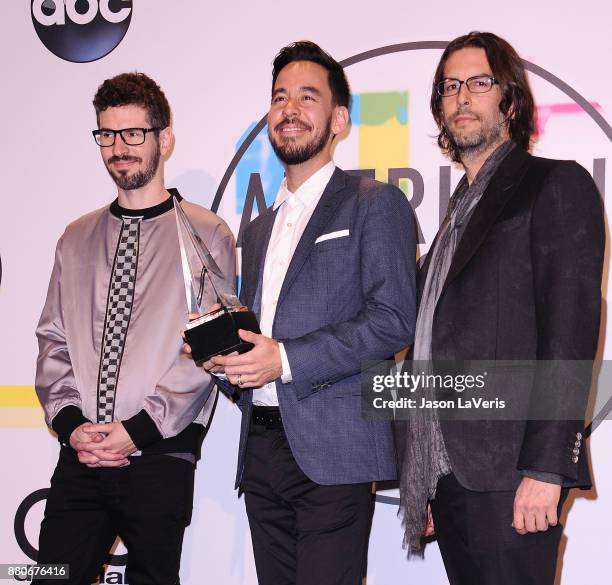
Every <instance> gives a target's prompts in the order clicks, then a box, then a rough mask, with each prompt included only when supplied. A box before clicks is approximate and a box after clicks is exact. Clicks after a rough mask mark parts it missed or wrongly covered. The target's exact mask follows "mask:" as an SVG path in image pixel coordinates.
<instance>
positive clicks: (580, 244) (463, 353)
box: [396, 32, 604, 585]
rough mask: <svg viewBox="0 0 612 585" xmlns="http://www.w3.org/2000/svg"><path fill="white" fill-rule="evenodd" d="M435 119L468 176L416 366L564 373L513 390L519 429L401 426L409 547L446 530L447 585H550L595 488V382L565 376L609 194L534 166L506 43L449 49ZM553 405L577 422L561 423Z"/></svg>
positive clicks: (545, 165) (450, 225)
mask: <svg viewBox="0 0 612 585" xmlns="http://www.w3.org/2000/svg"><path fill="white" fill-rule="evenodd" d="M431 110H432V113H433V116H434V119H435V120H436V123H437V125H438V128H439V130H440V133H439V136H438V144H439V145H440V147H441V149H442V150H443V151H444V152H445V153H446V154H447V155H448V156H449V157H450V158H451V159H452V160H453V161H455V162H458V163H460V164H461V165H462V166H463V168H464V170H465V176H464V177H463V178H462V180H461V181H460V182H459V184H458V186H457V188H456V190H455V192H454V194H453V197H452V199H451V203H450V206H449V209H448V213H447V215H446V218H445V219H444V221H443V223H442V225H441V227H440V230H439V232H438V234H437V236H436V238H435V240H434V242H433V243H432V245H431V249H430V251H429V254H428V255H427V259H426V261H425V263H424V265H423V268H422V269H421V271H420V274H419V283H418V293H419V299H420V304H419V311H418V318H417V326H416V334H415V342H414V347H413V350H412V354H413V358H414V359H415V360H425V361H429V360H434V362H433V363H434V365H435V363H436V362H435V360H454V361H462V363H465V362H464V361H465V360H490V361H495V360H510V361H511V363H514V364H516V365H520V360H527V361H535V360H538V362H537V363H538V364H554V367H548V368H545V367H543V366H538V367H537V368H535V371H536V374H535V375H534V376H530V375H524V371H522V370H521V369H516V368H515V369H514V370H512V368H510V370H508V371H507V373H506V375H504V376H502V379H503V380H505V383H506V385H508V386H509V388H506V389H507V390H508V394H507V396H508V398H509V402H510V403H511V404H510V405H509V406H510V407H512V409H513V412H514V413H528V414H527V415H526V416H524V417H517V418H516V420H505V421H492V420H483V419H484V418H486V417H485V416H483V415H482V414H481V415H480V418H481V420H449V419H448V418H447V417H444V416H442V415H441V414H440V413H435V412H430V413H429V414H425V413H419V414H418V416H415V417H413V418H412V419H410V420H409V421H407V422H400V423H398V424H397V428H396V430H397V442H398V450H399V453H400V477H401V479H400V488H401V512H402V514H403V520H404V526H405V529H406V534H405V544H406V545H407V546H408V548H409V554H413V553H420V552H421V551H422V544H423V543H422V537H423V533H422V531H423V526H425V525H426V530H425V535H431V534H433V532H434V531H435V534H436V535H437V538H438V543H439V545H440V550H441V552H442V556H443V559H444V563H445V566H446V570H447V573H448V576H449V580H450V582H451V584H452V585H475V584H478V585H511V584H512V585H536V584H537V585H547V584H550V585H552V583H553V580H554V576H555V566H556V559H557V548H558V544H559V539H560V536H561V526H560V525H559V521H558V518H559V513H560V510H561V506H562V504H563V501H564V499H565V497H566V496H567V491H568V488H570V487H575V486H581V487H582V486H588V485H590V478H589V472H588V464H587V458H586V455H585V452H584V444H583V439H584V408H585V406H586V397H587V393H588V387H589V383H588V379H587V378H588V376H586V377H585V376H562V375H559V372H561V371H565V369H566V368H565V367H564V366H566V365H567V364H568V363H569V362H568V360H586V361H588V360H593V358H594V357H595V352H596V348H597V340H598V332H599V317H600V296H601V294H600V282H601V274H602V262H603V251H604V224H603V214H602V205H601V200H600V196H599V193H598V191H597V188H596V186H595V184H594V182H593V180H592V178H591V177H590V176H589V174H588V173H587V172H586V171H585V170H584V169H583V168H582V167H580V166H579V165H577V164H576V163H575V162H571V161H555V160H549V159H544V158H536V157H533V156H531V155H530V154H529V153H528V149H529V146H530V140H531V139H532V135H533V133H534V102H533V97H532V94H531V91H530V88H529V85H528V82H527V76H526V74H525V69H524V66H523V64H522V62H521V59H520V58H519V56H518V55H517V54H516V52H515V50H514V49H513V48H512V47H511V46H510V45H509V44H508V43H507V42H506V41H504V40H503V39H501V38H499V37H497V36H496V35H494V34H492V33H480V32H474V33H470V34H468V35H465V36H462V37H459V38H457V39H455V40H453V41H451V42H450V43H449V45H448V46H447V48H446V50H445V51H444V53H443V55H442V58H441V59H440V63H439V64H438V68H437V70H436V73H435V77H434V81H433V88H432V95H431ZM542 371H544V372H547V375H540V374H541V372H542ZM510 379H512V382H510ZM501 386H502V387H503V384H502V385H501ZM551 397H552V400H551ZM546 404H552V405H556V406H559V405H561V406H562V407H564V406H565V405H570V404H571V405H572V409H571V411H570V410H569V409H566V408H561V410H562V411H566V414H567V412H569V414H567V416H556V415H555V413H554V412H544V405H546ZM521 418H522V419H521ZM542 418H548V420H542ZM569 419H571V420H569ZM428 502H429V505H430V512H431V513H432V514H433V518H432V517H431V515H429V516H428Z"/></svg>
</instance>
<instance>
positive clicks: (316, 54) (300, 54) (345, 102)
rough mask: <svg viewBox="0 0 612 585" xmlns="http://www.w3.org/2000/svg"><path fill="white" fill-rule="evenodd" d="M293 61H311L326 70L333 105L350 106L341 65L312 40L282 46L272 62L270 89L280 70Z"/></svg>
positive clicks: (349, 92) (349, 90)
mask: <svg viewBox="0 0 612 585" xmlns="http://www.w3.org/2000/svg"><path fill="white" fill-rule="evenodd" d="M294 61H312V62H313V63H317V64H319V65H321V67H324V68H325V69H326V70H327V81H328V83H329V87H330V89H331V93H332V100H333V103H334V105H335V106H344V107H345V108H349V107H350V103H351V88H350V86H349V82H348V80H347V79H346V75H345V74H344V69H343V68H342V65H340V63H338V61H336V60H335V59H334V58H333V57H332V56H331V55H330V54H329V53H326V52H325V51H324V50H323V49H322V48H321V47H319V45H317V44H316V43H313V42H312V41H298V42H297V43H291V44H290V45H287V46H286V47H283V48H282V49H281V50H280V51H279V53H278V55H276V57H275V58H274V62H273V64H272V91H274V84H275V83H276V78H277V77H278V74H279V73H280V72H281V70H282V69H283V68H284V67H285V66H287V65H289V63H293V62H294Z"/></svg>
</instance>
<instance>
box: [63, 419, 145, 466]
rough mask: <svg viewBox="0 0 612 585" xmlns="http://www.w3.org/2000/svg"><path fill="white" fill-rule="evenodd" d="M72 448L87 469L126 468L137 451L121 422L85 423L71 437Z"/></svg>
mask: <svg viewBox="0 0 612 585" xmlns="http://www.w3.org/2000/svg"><path fill="white" fill-rule="evenodd" d="M70 446H71V447H72V448H73V449H74V450H75V451H76V452H77V456H78V458H79V461H80V462H81V463H83V464H85V465H87V467H125V466H126V465H129V464H130V462H129V460H128V456H129V455H131V454H132V453H134V452H135V451H137V449H136V446H135V445H134V443H133V442H132V439H131V437H130V435H129V434H128V432H127V431H126V430H125V427H124V426H123V424H122V423H120V422H112V423H107V424H92V423H90V422H86V423H83V424H82V425H80V426H78V427H77V428H76V429H74V431H72V434H71V435H70Z"/></svg>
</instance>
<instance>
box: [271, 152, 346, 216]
mask: <svg viewBox="0 0 612 585" xmlns="http://www.w3.org/2000/svg"><path fill="white" fill-rule="evenodd" d="M335 170H336V165H335V164H334V161H333V160H330V161H329V162H328V163H327V164H326V165H323V166H322V167H321V168H320V169H319V170H318V171H317V172H316V173H314V174H313V175H311V176H310V177H308V179H307V180H306V181H304V183H302V185H300V186H299V187H298V188H297V189H296V191H295V193H292V192H291V191H289V189H288V188H287V178H286V177H285V178H284V179H283V182H282V183H281V186H280V188H279V189H278V194H277V195H276V200H275V201H274V205H273V207H272V209H273V210H274V211H276V210H277V209H278V208H279V207H280V206H281V205H282V204H283V203H284V202H285V201H286V200H287V199H288V198H289V197H291V196H292V195H293V196H294V199H295V200H296V201H297V202H299V203H301V204H302V205H307V204H308V202H309V201H312V200H313V199H315V198H316V197H317V196H318V195H321V193H323V191H324V190H325V187H326V186H327V183H329V180H330V179H331V177H332V175H333V174H334V171H335Z"/></svg>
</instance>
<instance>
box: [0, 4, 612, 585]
mask: <svg viewBox="0 0 612 585" xmlns="http://www.w3.org/2000/svg"><path fill="white" fill-rule="evenodd" d="M610 22H612V8H611V6H610V3H609V2H608V1H607V0H590V1H587V2H583V3H581V4H576V3H573V2H572V3H570V2H565V1H564V0H561V1H559V0H557V1H552V0H545V1H543V2H532V1H526V0H517V1H515V2H513V3H512V4H511V5H503V4H498V3H489V2H484V1H482V0H480V1H476V0H470V1H468V2H463V3H459V4H458V3H456V2H452V1H450V0H439V1H438V2H437V3H431V2H406V1H403V2H399V1H398V2H396V1H393V0H378V1H377V2H371V3H370V2H361V3H358V2H344V1H337V2H333V3H332V2H327V1H324V0H311V1H310V2H309V3H307V4H304V3H295V4H291V3H286V2H283V3H281V2H276V1H272V0H265V1H262V2H240V1H239V2H233V3H214V2H196V1H193V0H64V1H62V0H21V1H20V2H16V1H12V2H4V3H3V4H2V20H1V23H2V28H3V32H2V35H0V48H1V49H2V56H3V63H2V73H3V74H2V91H1V92H0V100H1V102H0V103H1V104H2V110H3V111H4V113H5V116H4V119H3V124H2V138H3V142H4V144H3V146H2V157H1V158H0V161H1V163H0V164H1V165H2V166H1V168H2V182H3V186H4V189H3V194H2V212H1V213H0V261H1V265H0V266H1V268H0V270H1V272H0V278H1V284H0V324H1V327H2V346H1V352H0V365H1V367H0V453H1V459H0V461H1V465H2V491H1V493H2V497H1V500H0V563H26V562H31V560H32V559H33V558H34V556H35V554H36V549H37V547H38V529H39V524H40V520H41V518H42V513H43V509H44V503H45V496H46V490H47V488H48V486H49V478H50V477H51V474H52V471H53V468H54V466H55V462H56V459H57V453H58V443H57V440H56V439H55V437H54V436H53V435H52V434H51V433H50V432H49V431H48V430H47V428H46V427H45V426H44V423H43V415H42V410H41V408H40V407H39V405H38V402H37V400H36V397H35V394H34V390H33V382H34V371H35V360H36V355H37V345H36V339H35V337H34V330H35V327H36V323H37V321H38V317H39V315H40V311H41V308H42V305H43V301H44V297H45V294H46V289H47V284H48V279H49V275H50V272H51V266H52V262H53V253H54V249H55V243H56V241H57V239H58V237H59V236H60V235H61V233H62V232H63V230H64V227H65V225H66V224H67V223H68V222H70V221H72V220H73V219H75V218H76V217H78V216H80V215H82V214H84V213H86V212H87V211H90V210H92V209H96V208H99V207H101V206H103V205H106V204H108V203H109V202H110V201H111V200H112V199H113V198H114V197H115V189H114V184H113V183H112V182H111V181H110V179H109V178H108V176H107V173H106V170H105V169H104V167H103V165H102V162H101V160H100V155H99V151H98V148H97V146H96V145H95V144H94V141H93V139H92V137H91V130H93V129H94V128H95V115H94V111H93V107H92V105H91V101H92V98H93V95H94V93H95V91H96V88H97V87H98V85H99V84H100V83H101V82H102V81H103V80H104V79H106V78H108V77H111V76H113V75H115V74H117V73H120V72H123V71H136V70H137V71H143V72H145V73H147V74H148V75H150V76H151V77H153V78H154V79H155V80H156V81H158V82H159V83H160V85H161V86H162V88H163V89H164V91H165V93H166V95H167V97H168V99H169V102H170V105H171V107H172V109H173V113H174V131H175V135H176V144H175V146H174V150H173V152H172V155H171V157H170V159H169V161H168V162H167V164H166V183H167V185H168V186H173V187H177V188H178V189H179V190H180V192H181V194H182V195H183V196H184V197H185V198H187V199H189V200H191V201H194V202H196V203H199V204H201V205H204V206H207V207H210V208H212V209H213V210H215V211H216V212H217V213H218V214H219V215H220V216H221V217H223V219H225V220H226V221H227V222H228V224H229V225H230V227H231V228H232V229H233V231H234V233H235V235H236V236H238V235H239V231H240V228H241V226H243V225H245V223H246V222H248V220H249V219H250V218H251V217H255V216H256V214H257V212H258V208H259V207H261V206H263V205H264V204H266V205H269V204H270V203H271V202H272V201H273V200H274V197H275V195H276V190H277V188H278V186H279V184H280V181H281V180H282V167H281V165H280V164H279V162H278V160H277V159H276V158H275V156H274V153H273V152H272V149H271V147H270V145H269V144H268V140H267V136H266V127H265V119H264V115H265V113H266V111H267V108H268V103H269V95H270V82H271V62H272V60H273V58H274V56H275V54H276V53H277V52H278V50H279V49H280V48H281V47H283V46H284V45H286V44H287V43H289V42H292V41H295V40H300V39H311V40H313V41H315V42H317V43H319V44H320V45H321V46H322V47H323V48H325V49H326V50H328V51H329V52H330V53H331V54H332V55H333V56H334V57H335V58H337V59H338V60H341V61H342V63H343V65H344V66H345V67H346V71H347V75H348V77H349V81H350V83H351V86H352V90H353V103H352V109H351V118H352V127H351V130H350V133H349V135H348V136H347V137H346V139H344V140H343V141H342V142H341V143H340V144H339V145H338V146H337V148H336V154H335V160H336V164H338V165H339V166H340V167H342V168H344V169H351V170H352V169H361V170H367V171H368V172H369V173H371V174H372V175H373V176H375V177H376V178H377V179H379V180H381V181H390V182H393V183H395V184H397V185H399V186H400V188H402V189H403V190H404V191H405V193H406V196H407V197H409V198H410V201H411V203H412V206H413V208H414V209H415V210H416V213H417V216H418V220H419V227H420V232H419V240H420V242H419V244H420V246H419V251H420V253H425V252H427V250H428V248H429V245H430V243H431V240H432V238H433V236H434V235H435V232H436V230H437V228H438V225H439V222H440V218H441V216H442V215H443V213H444V211H445V209H446V206H447V203H448V199H449V196H450V193H452V190H453V189H454V186H455V185H456V183H457V181H458V180H459V178H460V176H461V172H460V170H459V169H457V168H456V167H454V166H452V165H451V164H450V163H449V161H448V160H447V159H445V158H444V157H443V156H442V155H441V154H440V152H439V150H438V148H437V145H436V141H435V136H436V128H435V126H434V123H433V120H432V118H431V114H430V112H429V91H430V85H431V80H432V77H433V72H434V69H435V66H436V64H437V61H438V59H439V58H440V55H441V52H442V49H443V47H444V46H445V44H446V42H448V41H449V40H451V39H452V38H454V37H456V36H459V35H461V34H465V33H466V32H469V31H470V30H490V31H492V32H495V33H497V34H499V35H500V36H502V37H504V38H506V39H507V40H508V41H509V42H510V43H511V44H513V46H514V47H515V48H516V49H517V51H518V52H519V54H520V55H521V57H522V58H523V59H524V60H525V65H526V67H527V69H528V71H529V78H530V82H531V85H532V88H533V91H534V93H535V96H536V99H537V105H538V131H539V139H538V142H537V144H536V145H535V147H534V153H535V154H538V155H542V156H547V157H551V158H562V159H574V160H577V161H578V162H579V163H580V164H582V165H583V166H584V167H585V168H586V169H587V170H588V171H589V172H590V173H591V174H592V175H593V177H594V178H595V181H596V183H597V185H598V187H599V189H600V192H601V195H602V198H603V199H604V202H605V203H607V198H608V197H609V196H610V185H611V184H612V177H611V174H610V166H611V164H612V158H611V155H612V149H611V140H612V130H611V128H610V121H611V120H612V80H611V79H612V78H611V77H610V74H609V71H610V58H611V57H612V51H611V49H612V41H611V37H610V34H609V24H610ZM578 195H579V194H577V196H578ZM606 258H607V260H606V267H605V273H604V281H603V283H602V294H603V297H604V312H603V317H602V335H601V343H600V350H599V351H600V357H601V358H602V359H607V358H608V357H609V355H610V354H611V353H612V343H611V342H610V341H607V342H606V337H607V331H608V329H609V327H608V318H607V314H608V313H607V302H606V301H605V299H606V298H607V296H608V282H609V253H607V255H606ZM604 408H605V405H597V406H595V407H593V408H592V409H591V413H590V418H593V417H594V418H595V421H594V422H593V424H592V425H591V427H590V430H591V435H590V437H589V439H588V443H589V448H590V451H591V456H592V462H593V473H594V478H595V486H594V488H593V489H592V490H590V491H588V492H579V493H577V494H575V495H573V496H572V497H571V498H570V502H569V505H567V506H566V509H569V514H565V523H566V534H565V537H564V539H563V542H562V553H563V554H562V557H561V560H560V562H559V583H561V584H563V585H577V584H578V583H580V584H582V583H589V584H590V585H607V584H608V583H610V579H611V577H610V568H609V563H608V560H609V544H608V542H607V525H608V524H609V518H610V517H612V462H611V461H612V460H611V458H610V454H609V453H610V447H611V446H612V423H611V422H609V421H606V420H603V421H602V420H600V419H601V418H603V417H602V416H601V415H602V414H603V412H602V409H604ZM598 415H599V416H598ZM238 430H239V413H238V410H237V409H236V408H235V407H234V406H233V405H231V404H230V403H229V402H228V401H226V400H225V399H223V398H222V399H220V401H219V405H218V408H217V412H216V414H215V419H214V421H213V425H212V428H211V430H210V432H209V434H208V436H207V438H206V440H205V443H204V448H203V457H202V460H201V462H200V464H199V465H198V470H197V478H196V493H195V499H194V514H193V520H192V523H191V526H190V527H189V528H188V530H187V533H186V538H185V543H184V547H183V561H182V568H181V581H182V582H183V583H185V584H192V585H195V584H199V583H223V584H224V585H239V584H255V583H256V576H255V568H254V563H253V556H252V548H251V543H250V535H249V529H248V523H247V520H246V515H245V512H244V502H243V500H242V499H241V498H238V496H237V493H236V492H235V491H234V490H233V479H234V473H235V462H236V455H237V445H238ZM606 519H608V520H606ZM401 540H402V531H401V528H400V523H399V520H398V518H397V493H396V491H395V490H393V489H389V490H380V491H379V492H378V495H377V505H376V511H375V516H374V523H373V528H372V534H371V539H370V549H369V561H368V577H367V583H368V585H395V584H398V585H400V584H401V585H417V584H421V583H423V584H425V583H427V584H432V585H438V584H440V585H445V584H446V583H447V582H448V581H447V579H446V576H445V573H444V568H443V565H442V561H441V558H440V554H439V551H438V549H437V546H436V544H435V543H433V544H432V545H430V546H428V548H427V550H426V554H425V559H424V560H423V561H420V560H419V561H411V562H408V561H407V560H406V558H405V552H404V551H403V550H402V548H401ZM126 554H127V551H126V550H125V548H124V547H123V545H122V544H121V543H117V546H116V548H115V550H114V554H113V556H112V557H111V559H110V563H109V565H108V567H107V569H106V573H105V574H103V575H101V578H100V582H101V583H125V582H126V581H125V579H124V575H123V571H124V566H125V559H126ZM561 569H562V571H561Z"/></svg>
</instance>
